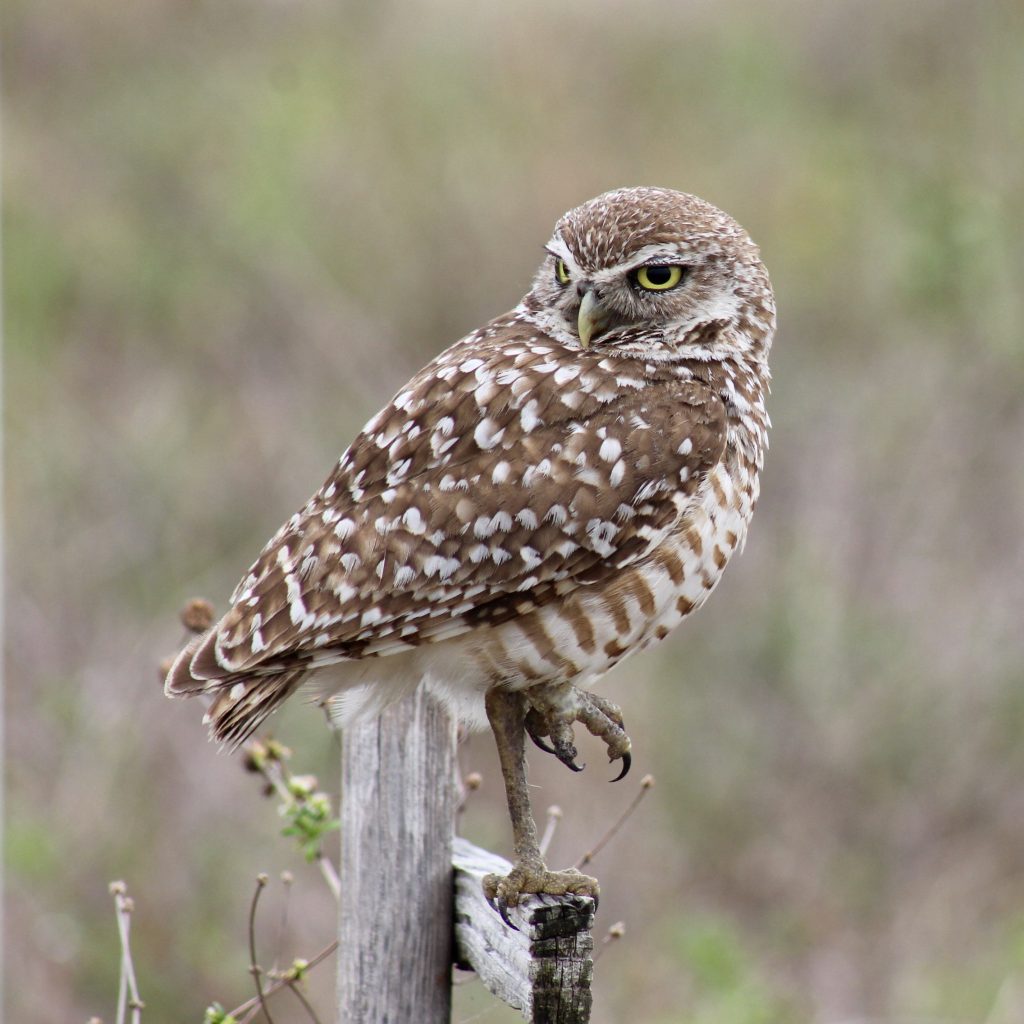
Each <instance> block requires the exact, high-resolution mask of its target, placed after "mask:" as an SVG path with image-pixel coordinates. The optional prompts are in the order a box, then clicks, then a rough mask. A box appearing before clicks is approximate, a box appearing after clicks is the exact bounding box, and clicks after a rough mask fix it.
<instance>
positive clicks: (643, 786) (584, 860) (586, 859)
mask: <svg viewBox="0 0 1024 1024" xmlns="http://www.w3.org/2000/svg"><path fill="white" fill-rule="evenodd" d="M653 785H654V776H653V775H645V776H644V777H643V778H642V779H641V780H640V792H639V793H637V795H636V796H635V797H633V802H632V803H631V804H630V805H629V806H628V807H627V808H626V809H625V810H624V811H623V812H622V814H621V815H620V816H619V820H618V821H616V822H615V823H614V824H613V825H612V827H611V828H610V829H608V831H607V832H605V834H604V835H603V836H601V838H600V839H599V840H598V841H597V843H596V844H595V845H594V847H593V849H590V850H588V851H587V852H586V853H585V854H583V856H582V857H580V859H579V860H578V861H576V863H575V864H574V865H573V867H574V868H577V869H579V868H582V867H586V865H587V864H589V863H590V862H591V861H592V860H593V859H594V858H595V857H596V856H597V855H598V854H599V853H600V852H601V851H602V850H603V849H604V848H605V847H606V846H607V845H608V842H609V841H610V840H611V838H612V837H613V836H614V835H615V833H616V832H618V831H619V829H620V828H622V826H623V825H625V824H626V822H627V821H628V820H629V818H630V816H631V815H632V813H633V812H634V811H635V810H636V809H637V808H638V807H639V806H640V802H641V801H642V800H643V798H644V797H645V796H647V791H648V790H649V789H650V788H651V787H652V786H653Z"/></svg>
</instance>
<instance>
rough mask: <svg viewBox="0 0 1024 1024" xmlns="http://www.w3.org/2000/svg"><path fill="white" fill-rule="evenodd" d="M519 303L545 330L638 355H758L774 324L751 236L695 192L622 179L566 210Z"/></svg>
mask: <svg viewBox="0 0 1024 1024" xmlns="http://www.w3.org/2000/svg"><path fill="white" fill-rule="evenodd" d="M545 249H546V252H547V255H546V257H545V259H544V262H543V263H542V264H541V265H540V268H539V270H538V272H537V276H536V278H535V279H534V283H533V288H532V289H531V291H530V292H529V294H528V295H527V296H526V299H525V300H524V305H525V307H526V309H527V310H528V311H529V313H530V314H531V315H532V317H533V318H534V319H535V321H536V322H537V324H538V326H540V327H541V328H542V329H543V330H544V331H545V333H548V334H549V335H551V336H552V337H554V338H556V339H557V340H559V341H561V342H562V343H563V344H566V345H569V346H576V347H580V348H583V349H590V348H593V349H594V350H595V351H597V350H600V349H602V348H607V347H608V346H615V347H616V349H617V350H620V351H621V350H623V349H627V350H628V349H638V350H639V351H642V352H643V355H644V357H645V358H679V357H680V356H683V357H688V358H698V359H711V358H722V357H723V356H727V355H730V354H733V355H736V354H742V355H743V356H746V357H748V358H757V359H764V358H766V357H767V351H768V346H769V345H770V342H771V335H772V332H773V330H774V324H775V304H774V299H773V297H772V290H771V284H770V283H769V280H768V273H767V271H766V270H765V267H764V264H763V263H762V262H761V258H760V255H759V253H758V249H757V246H756V245H754V243H753V242H752V241H751V240H750V237H749V236H748V235H747V233H746V232H745V231H744V230H743V228H741V227H740V226H739V224H737V223H736V222H735V221H734V220H733V219H732V218H731V217H729V216H728V215H727V214H725V213H723V212H722V211H721V210H719V209H717V208H716V207H714V206H712V205H711V204H710V203H706V202H704V200H702V199H698V198H697V197H696V196H692V195H687V194H685V193H683V192H675V191H673V190H671V189H663V188H623V189H617V190H615V191H613V192H606V193H604V194H603V195H600V196H597V197H596V198H595V199H591V200H590V201H589V202H586V203H584V204H583V205H582V206H577V207H576V208H575V209H573V210H570V211H569V212H568V213H566V214H565V215H564V216H563V217H562V218H561V219H560V220H559V221H558V223H557V224H556V225H555V230H554V234H552V236H551V239H550V241H549V242H548V243H547V245H546V246H545Z"/></svg>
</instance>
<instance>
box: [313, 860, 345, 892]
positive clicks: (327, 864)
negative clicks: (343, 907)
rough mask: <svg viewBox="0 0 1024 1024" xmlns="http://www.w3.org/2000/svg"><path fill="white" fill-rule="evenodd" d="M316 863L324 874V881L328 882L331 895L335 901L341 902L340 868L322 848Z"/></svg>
mask: <svg viewBox="0 0 1024 1024" xmlns="http://www.w3.org/2000/svg"><path fill="white" fill-rule="evenodd" d="M316 863H317V867H319V868H320V874H322V875H323V876H324V881H325V882H326V883H327V888H328V889H330V890H331V895H332V896H333V897H334V902H335V903H340V902H341V879H340V878H339V877H338V869H337V868H336V867H335V866H334V862H333V861H332V860H331V858H330V857H328V856H327V855H326V854H325V853H324V852H323V851H322V850H321V851H320V852H319V853H318V854H317V855H316Z"/></svg>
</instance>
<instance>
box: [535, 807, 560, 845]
mask: <svg viewBox="0 0 1024 1024" xmlns="http://www.w3.org/2000/svg"><path fill="white" fill-rule="evenodd" d="M561 820H562V808H561V807H559V806H558V804H552V805H551V806H550V807H549V808H548V820H547V822H546V824H545V825H544V835H542V836H541V837H540V855H541V856H542V857H543V856H545V855H546V854H547V852H548V847H549V846H550V845H551V840H552V839H554V838H555V829H557V828H558V823H559V822H560V821H561Z"/></svg>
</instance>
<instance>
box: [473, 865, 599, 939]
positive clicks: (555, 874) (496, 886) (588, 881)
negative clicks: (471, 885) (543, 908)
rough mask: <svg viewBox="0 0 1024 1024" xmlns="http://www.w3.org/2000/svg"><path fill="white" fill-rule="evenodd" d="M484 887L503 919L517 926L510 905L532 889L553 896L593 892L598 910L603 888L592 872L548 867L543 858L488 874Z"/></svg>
mask: <svg viewBox="0 0 1024 1024" xmlns="http://www.w3.org/2000/svg"><path fill="white" fill-rule="evenodd" d="M483 889H484V896H485V897H486V899H487V902H488V903H489V904H490V905H491V907H492V908H493V909H494V910H496V911H497V912H498V913H499V914H500V915H501V919H502V921H504V922H505V924H507V925H508V926H509V928H515V927H516V926H515V925H514V924H513V923H512V922H511V921H510V920H509V917H508V908H509V907H515V906H518V905H519V900H520V898H521V897H522V896H526V895H529V894H530V893H546V894H548V895H550V896H564V895H566V894H567V893H573V894H574V895H577V896H590V897H591V898H592V899H593V901H594V910H595V911H596V910H597V904H598V896H599V893H600V891H601V887H600V886H599V885H598V884H597V879H596V878H591V877H590V875H584V874H583V873H582V872H580V871H577V870H576V869H575V868H568V869H567V870H565V871H548V869H547V868H546V867H545V866H544V864H543V863H542V862H540V861H538V862H536V863H533V862H530V863H526V862H520V863H518V864H516V865H515V867H513V868H512V870H511V871H510V872H509V873H508V874H507V875H485V876H484V880H483ZM516 930H517V931H518V929H516Z"/></svg>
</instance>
